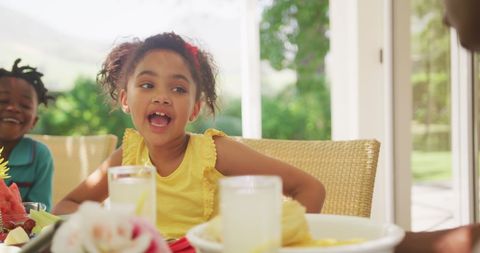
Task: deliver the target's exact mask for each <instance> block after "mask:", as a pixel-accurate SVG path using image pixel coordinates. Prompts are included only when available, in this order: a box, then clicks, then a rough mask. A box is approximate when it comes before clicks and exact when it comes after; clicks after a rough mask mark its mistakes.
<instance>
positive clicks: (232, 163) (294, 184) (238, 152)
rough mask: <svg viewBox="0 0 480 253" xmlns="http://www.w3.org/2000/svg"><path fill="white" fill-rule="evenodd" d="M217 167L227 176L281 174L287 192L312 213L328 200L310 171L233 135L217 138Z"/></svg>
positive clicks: (321, 186) (322, 187)
mask: <svg viewBox="0 0 480 253" xmlns="http://www.w3.org/2000/svg"><path fill="white" fill-rule="evenodd" d="M214 140H215V145H216V148H217V163H216V169H217V170H218V171H219V172H220V173H222V174H223V175H225V176H235V175H277V176H280V177H281V178H282V181H283V193H284V195H286V196H289V197H292V198H293V199H295V200H297V201H298V202H300V203H301V204H302V205H304V206H305V207H306V209H307V212H309V213H319V212H320V211H321V209H322V206H323V202H324V201H325V188H324V186H323V184H322V183H321V182H320V181H318V180H317V179H316V178H314V177H313V176H311V175H310V174H308V173H306V172H304V171H302V170H300V169H298V168H296V167H294V166H292V165H290V164H287V163H285V162H282V161H280V160H277V159H274V158H272V157H269V156H266V155H264V154H262V153H259V152H257V151H255V150H253V149H252V148H250V147H248V146H246V145H245V144H242V143H240V142H237V141H235V140H233V139H232V138H229V137H223V136H216V137H214Z"/></svg>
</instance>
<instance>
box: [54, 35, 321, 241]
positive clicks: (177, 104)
mask: <svg viewBox="0 0 480 253" xmlns="http://www.w3.org/2000/svg"><path fill="white" fill-rule="evenodd" d="M98 80H99V83H101V84H102V85H103V86H104V88H106V90H107V91H108V93H109V94H110V95H111V97H112V98H113V100H114V101H118V102H119V103H120V105H121V108H122V109H123V111H124V112H126V113H128V114H130V116H131V118H132V121H133V124H134V126H135V130H133V129H127V130H126V131H125V134H124V137H123V143H122V147H120V148H119V149H118V150H116V151H115V152H114V153H113V154H112V155H111V156H110V157H109V158H108V159H107V160H106V161H105V162H104V163H103V164H102V165H101V166H100V168H99V169H98V170H96V171H95V172H94V173H93V174H92V175H90V176H89V177H88V178H87V179H86V180H85V181H84V182H83V183H81V184H80V185H79V186H78V187H77V188H76V189H75V190H74V191H72V192H71V193H70V194H68V195H67V196H66V197H65V198H64V199H63V200H62V201H61V202H59V204H58V205H57V206H56V207H55V209H54V212H55V213H57V214H64V213H70V212H73V211H75V210H76V208H77V206H78V205H79V204H80V203H81V202H83V201H85V200H94V201H103V200H105V199H106V198H107V197H108V186H107V169H108V168H109V167H112V166H118V165H122V164H123V165H128V164H147V165H153V166H155V168H156V169H157V185H158V186H157V220H158V221H157V227H158V229H159V230H160V231H161V233H162V234H163V235H164V236H165V237H166V238H179V237H181V236H183V235H185V233H186V232H187V230H188V229H190V228H191V227H193V226H195V225H197V224H199V223H202V222H206V221H208V220H209V219H210V218H212V217H213V216H214V215H215V214H216V213H217V209H218V207H217V206H218V204H217V203H216V201H217V191H218V190H217V187H218V186H217V182H218V180H219V179H220V178H222V177H224V176H234V175H247V174H248V175H252V174H262V175H265V174H269V175H278V176H280V177H281V178H282V180H283V192H284V194H285V195H287V196H290V197H292V198H294V199H296V200H298V201H299V202H300V203H302V204H303V205H304V206H305V207H306V208H307V211H308V212H320V210H321V208H322V205H323V201H324V198H325V190H324V188H323V185H322V184H321V183H320V182H319V181H318V180H316V179H315V178H314V177H312V176H310V175H309V174H307V173H305V172H303V171H301V170H299V169H297V168H295V167H293V166H291V165H288V164H286V163H283V162H281V161H278V160H275V159H273V158H270V157H268V156H265V155H262V154H260V153H258V152H256V151H254V150H252V149H250V148H249V147H247V146H245V145H243V144H241V143H239V142H237V141H234V140H233V139H231V138H229V137H227V136H225V134H224V133H222V132H221V131H218V130H214V129H209V130H207V131H206V132H205V133H204V134H193V133H187V132H186V131H185V127H186V125H187V123H188V122H191V121H193V120H195V119H196V118H197V116H198V114H199V112H200V109H201V107H202V103H205V105H206V106H207V108H208V109H209V110H210V112H211V113H212V114H214V113H215V102H216V97H217V96H216V93H215V73H214V68H213V65H212V61H211V57H210V55H208V54H207V53H206V52H204V51H202V50H200V49H199V48H197V47H196V46H194V45H192V44H190V43H188V42H185V41H184V40H183V39H182V38H181V37H180V36H178V35H176V34H174V33H163V34H159V35H155V36H152V37H149V38H147V39H146V40H145V41H133V42H127V43H123V44H121V45H119V46H117V47H116V48H114V49H113V50H112V52H111V53H110V54H109V55H108V57H107V59H106V61H105V62H104V64H103V69H102V70H101V71H100V73H99V78H98Z"/></svg>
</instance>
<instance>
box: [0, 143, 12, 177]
mask: <svg viewBox="0 0 480 253" xmlns="http://www.w3.org/2000/svg"><path fill="white" fill-rule="evenodd" d="M2 151H3V147H0V180H3V179H5V178H9V177H10V176H9V175H8V174H7V173H8V167H7V164H8V161H6V160H5V159H4V158H3V156H2Z"/></svg>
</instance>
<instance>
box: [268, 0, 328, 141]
mask: <svg viewBox="0 0 480 253" xmlns="http://www.w3.org/2000/svg"><path fill="white" fill-rule="evenodd" d="M328 26H329V19H328V1H326V0H319V1H304V0H273V1H272V3H271V5H268V6H267V7H266V8H265V9H264V11H263V14H262V21H261V23H260V48H261V50H260V55H261V58H262V59H264V60H267V61H268V62H269V63H270V64H271V66H272V67H274V68H275V69H277V70H281V69H285V68H288V69H291V70H294V71H295V72H296V73H297V81H296V84H295V85H294V87H292V88H287V90H285V91H284V92H285V93H284V94H280V95H279V96H280V97H284V96H286V94H287V93H288V94H290V95H289V96H288V102H286V101H282V100H279V99H278V98H271V99H270V100H269V99H268V98H266V99H264V103H263V105H262V107H263V108H262V109H263V115H264V116H263V119H262V123H263V133H264V135H265V136H269V137H277V138H280V137H282V138H295V139H311V138H312V139H329V138H330V134H331V125H330V122H331V120H330V92H329V89H328V86H327V83H326V81H325V61H324V58H325V55H326V53H327V52H328V50H329V39H328V38H327V35H326V34H327V30H328ZM275 101H276V102H275ZM275 103H288V104H283V105H280V104H275ZM271 110H275V112H273V111H271ZM277 112H278V113H277ZM286 112H288V117H292V118H290V119H289V118H287V117H286V115H285V114H283V113H286ZM285 122H287V123H288V124H289V126H288V128H290V127H291V128H292V129H291V130H287V129H284V130H279V129H277V128H287V126H286V125H284V124H282V123H285ZM294 124H297V126H293V125H294ZM280 132H282V133H280ZM287 132H291V133H290V134H289V135H287ZM274 133H277V134H279V136H276V134H274Z"/></svg>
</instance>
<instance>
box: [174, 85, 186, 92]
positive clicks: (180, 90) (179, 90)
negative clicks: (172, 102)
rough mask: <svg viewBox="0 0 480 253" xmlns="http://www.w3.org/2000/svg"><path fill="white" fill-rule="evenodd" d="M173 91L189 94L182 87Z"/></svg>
mask: <svg viewBox="0 0 480 253" xmlns="http://www.w3.org/2000/svg"><path fill="white" fill-rule="evenodd" d="M173 91H174V92H178V93H187V90H186V89H185V88H183V87H180V86H178V87H175V88H173Z"/></svg>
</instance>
